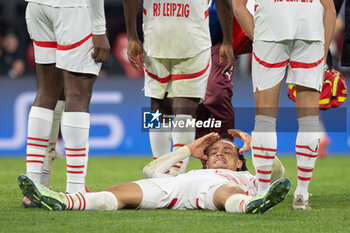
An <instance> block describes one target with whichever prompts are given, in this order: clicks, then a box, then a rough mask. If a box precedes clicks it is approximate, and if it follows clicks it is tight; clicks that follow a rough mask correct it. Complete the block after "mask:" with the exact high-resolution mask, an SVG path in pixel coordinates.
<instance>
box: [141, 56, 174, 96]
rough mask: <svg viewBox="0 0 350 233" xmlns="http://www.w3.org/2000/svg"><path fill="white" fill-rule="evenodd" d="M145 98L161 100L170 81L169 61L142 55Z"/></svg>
mask: <svg viewBox="0 0 350 233" xmlns="http://www.w3.org/2000/svg"><path fill="white" fill-rule="evenodd" d="M144 71H145V86H144V91H145V96H147V97H151V98H155V99H163V98H164V97H165V93H166V92H167V89H168V85H169V83H170V82H169V81H170V59H158V58H153V57H149V56H148V55H147V54H146V53H144Z"/></svg>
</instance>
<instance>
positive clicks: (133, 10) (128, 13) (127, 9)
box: [124, 0, 139, 40]
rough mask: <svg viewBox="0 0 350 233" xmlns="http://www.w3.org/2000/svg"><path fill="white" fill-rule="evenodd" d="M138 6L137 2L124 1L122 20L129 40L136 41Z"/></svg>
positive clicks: (134, 0)
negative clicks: (123, 19)
mask: <svg viewBox="0 0 350 233" xmlns="http://www.w3.org/2000/svg"><path fill="white" fill-rule="evenodd" d="M138 6H139V2H138V0H124V18H125V24H126V34H127V36H128V39H129V40H138V35H137V30H136V28H137V27H136V16H137V9H138Z"/></svg>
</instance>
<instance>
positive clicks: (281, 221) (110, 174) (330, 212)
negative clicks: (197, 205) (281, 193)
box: [0, 156, 350, 233]
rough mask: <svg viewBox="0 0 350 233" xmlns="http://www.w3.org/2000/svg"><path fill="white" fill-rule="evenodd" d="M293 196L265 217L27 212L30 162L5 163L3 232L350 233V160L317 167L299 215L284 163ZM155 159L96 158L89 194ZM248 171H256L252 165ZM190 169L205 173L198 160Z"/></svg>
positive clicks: (58, 174)
mask: <svg viewBox="0 0 350 233" xmlns="http://www.w3.org/2000/svg"><path fill="white" fill-rule="evenodd" d="M280 159H281V161H282V162H283V164H284V165H285V168H286V176H287V177H289V178H290V179H291V180H292V190H291V192H290V193H289V195H288V197H287V198H286V200H285V201H284V202H283V203H281V204H280V205H278V206H276V207H274V208H273V209H271V210H269V211H267V212H266V213H265V214H263V215H244V214H231V213H226V212H223V211H222V212H220V211H206V210H189V211H174V210H121V211H115V212H89V211H86V212H78V211H62V212H50V211H45V210H43V209H22V208H21V200H22V195H21V192H20V190H19V188H18V186H17V177H18V175H19V174H21V173H24V172H25V160H24V158H22V159H0V226H1V227H0V232H48V233H49V232H50V233H51V232H132V233H134V232H152V233H153V232H201V233H202V232H254V233H260V232H282V233H284V232H318V233H321V232H344V233H346V232H350V156H339V157H336V156H334V157H333V156H330V157H328V158H326V159H320V160H318V161H317V162H316V168H315V171H314V175H313V177H312V180H311V184H310V188H309V192H310V193H312V197H311V199H310V204H311V207H312V210H311V211H293V210H292V194H293V192H294V189H295V188H296V159H295V157H294V156H290V157H288V156H286V157H280ZM149 161H150V158H90V160H89V169H88V175H87V184H88V188H89V189H90V190H91V191H101V190H104V189H105V188H107V187H109V186H110V185H114V184H118V183H125V182H129V181H133V180H137V179H141V178H142V168H143V166H144V165H145V164H146V163H147V162H149ZM248 165H249V168H250V170H251V171H252V166H251V161H250V160H248ZM190 168H200V164H199V161H197V160H195V159H192V160H191V164H190ZM65 180H66V178H65V160H59V159H57V160H56V161H55V165H54V171H53V176H52V189H54V190H59V191H64V188H65Z"/></svg>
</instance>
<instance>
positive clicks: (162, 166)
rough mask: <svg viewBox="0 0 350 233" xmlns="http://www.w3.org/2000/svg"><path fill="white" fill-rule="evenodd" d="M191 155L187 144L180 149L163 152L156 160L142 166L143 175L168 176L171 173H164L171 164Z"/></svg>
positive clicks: (149, 176)
mask: <svg viewBox="0 0 350 233" xmlns="http://www.w3.org/2000/svg"><path fill="white" fill-rule="evenodd" d="M190 156H191V151H190V149H189V148H188V147H187V146H183V147H181V148H180V149H178V150H176V151H173V152H170V153H168V154H165V155H163V156H161V157H159V158H158V159H156V160H153V161H152V162H150V163H148V164H147V165H146V166H145V167H144V168H143V175H144V176H145V178H160V177H169V176H172V175H169V174H165V172H166V171H168V170H169V169H170V168H171V167H172V166H173V165H175V164H177V163H178V162H180V161H181V160H183V159H185V158H188V157H190Z"/></svg>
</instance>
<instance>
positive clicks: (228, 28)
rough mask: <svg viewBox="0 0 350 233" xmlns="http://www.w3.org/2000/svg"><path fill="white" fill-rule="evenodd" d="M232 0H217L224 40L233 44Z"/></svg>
mask: <svg viewBox="0 0 350 233" xmlns="http://www.w3.org/2000/svg"><path fill="white" fill-rule="evenodd" d="M230 1H231V0H215V4H216V9H217V12H218V17H219V21H220V25H221V29H222V34H223V42H224V43H228V44H230V45H232V7H231V2H230Z"/></svg>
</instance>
